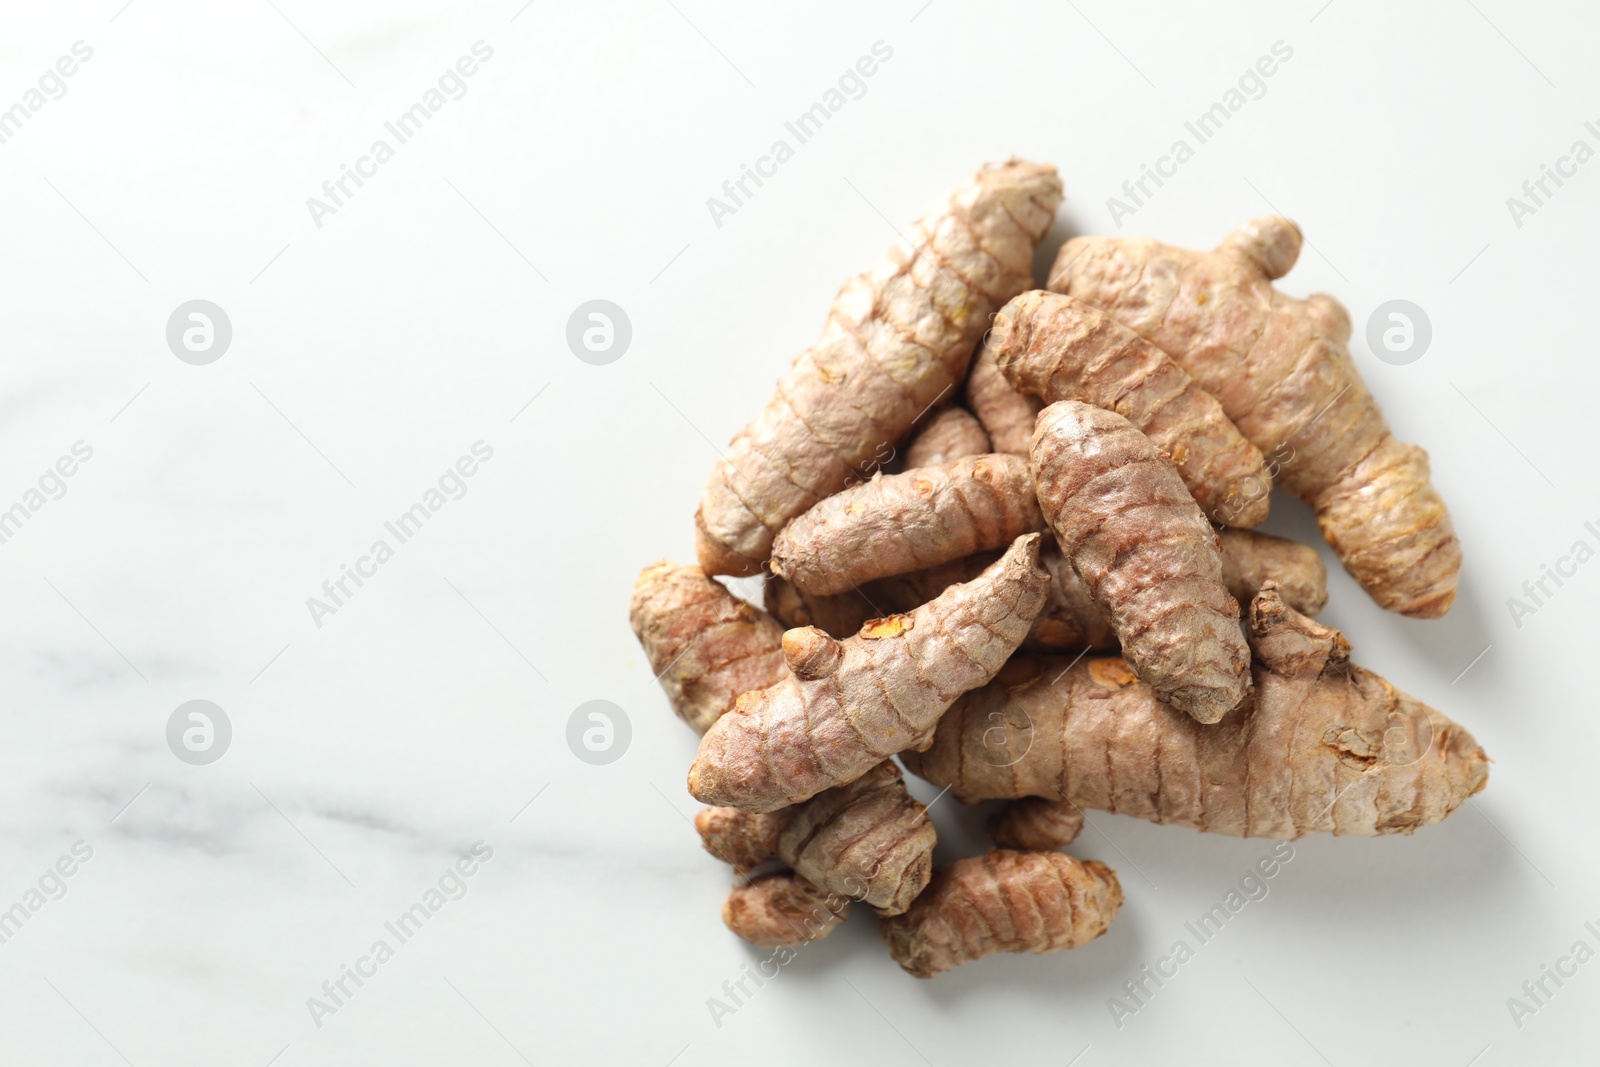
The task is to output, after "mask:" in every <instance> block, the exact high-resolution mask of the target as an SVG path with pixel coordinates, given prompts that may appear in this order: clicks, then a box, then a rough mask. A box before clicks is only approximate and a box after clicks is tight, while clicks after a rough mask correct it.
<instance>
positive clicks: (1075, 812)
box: [989, 797, 1083, 851]
mask: <svg viewBox="0 0 1600 1067" xmlns="http://www.w3.org/2000/svg"><path fill="white" fill-rule="evenodd" d="M1082 830H1083V809H1082V808H1080V807H1078V806H1077V805H1076V804H1068V803H1064V802H1062V801H1059V800H1051V799H1050V798H1049V797H1023V798H1022V799H1021V800H1013V801H1012V802H1011V803H1009V804H1007V805H1006V806H1005V807H1004V808H1002V809H1001V810H1000V811H999V812H998V813H996V814H995V815H994V816H993V817H991V818H990V820H989V837H990V838H992V839H993V840H994V843H995V844H996V845H999V846H1000V847H1001V848H1018V849H1026V850H1030V851H1045V850H1048V849H1052V848H1061V847H1063V846H1065V845H1070V844H1072V842H1073V841H1074V840H1076V839H1077V837H1078V834H1079V833H1080V832H1081V831H1082Z"/></svg>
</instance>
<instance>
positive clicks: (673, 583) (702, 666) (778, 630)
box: [628, 560, 787, 733]
mask: <svg viewBox="0 0 1600 1067" xmlns="http://www.w3.org/2000/svg"><path fill="white" fill-rule="evenodd" d="M628 619H629V621H630V622H631V623H632V624H633V632H634V636H636V637H638V639H639V644H641V645H643V646H644V652H645V656H646V657H647V658H648V659H649V660H650V669H651V670H652V671H654V672H655V673H656V675H657V677H658V678H659V679H660V681H661V686H662V688H663V689H665V690H666V691H667V698H668V699H669V700H670V701H671V702H672V709H673V710H674V711H676V712H677V713H678V716H679V717H680V718H682V719H683V721H684V722H686V723H688V724H689V725H690V726H692V727H694V729H695V730H696V731H698V732H700V733H705V732H706V730H707V729H709V728H710V726H711V724H712V723H714V722H716V721H717V719H718V717H720V716H721V715H722V713H723V712H725V711H727V710H728V709H729V708H731V707H732V706H733V702H734V701H735V700H736V699H738V697H739V694H741V693H748V692H749V691H750V690H752V689H765V688H766V687H767V686H769V685H772V684H773V683H775V682H777V681H778V680H779V679H780V678H782V677H783V676H784V673H785V672H786V670H787V668H785V666H784V663H783V627H781V626H779V625H778V624H777V622H775V621H774V620H773V619H772V617H771V616H770V615H768V614H767V613H765V612H763V611H760V610H758V609H756V608H753V607H751V606H750V605H749V604H747V603H745V602H744V601H743V600H740V599H739V598H738V597H736V596H734V595H733V594H732V593H730V592H729V591H728V590H727V588H726V587H724V586H723V585H722V583H721V582H719V581H717V580H716V579H715V578H708V577H706V574H705V572H704V571H702V570H701V569H700V568H699V567H685V566H680V565H679V564H676V563H669V562H668V561H666V560H662V561H660V562H659V563H652V564H650V566H648V567H646V568H645V569H644V570H643V571H640V572H639V580H638V581H637V582H635V583H634V586H633V601H632V603H631V604H630V605H629V607H628Z"/></svg>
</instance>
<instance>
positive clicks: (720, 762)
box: [689, 534, 1046, 812]
mask: <svg viewBox="0 0 1600 1067" xmlns="http://www.w3.org/2000/svg"><path fill="white" fill-rule="evenodd" d="M1038 558H1039V535H1038V534H1029V535H1028V536H1026V537H1021V538H1018V539H1017V542H1016V543H1015V544H1014V545H1012V546H1011V548H1010V549H1009V550H1008V551H1007V552H1006V554H1005V555H1004V556H1002V557H1001V558H1000V560H999V561H998V562H997V563H995V564H994V565H993V566H992V567H990V568H989V569H988V570H987V571H985V572H984V573H983V574H981V575H979V577H978V578H977V579H976V580H975V581H972V582H969V583H967V584H965V585H957V586H952V587H951V588H949V589H947V590H945V591H944V592H943V593H941V594H940V595H939V597H938V598H937V599H935V600H933V601H932V602H930V603H928V604H924V605H922V606H921V607H919V608H917V609H916V610H915V611H913V612H911V613H910V614H908V615H894V616H890V617H889V618H887V619H883V620H880V621H879V622H878V623H876V624H875V625H873V626H871V627H867V628H864V629H863V630H862V632H861V633H859V634H857V635H856V636H855V637H852V638H849V639H848V640H845V641H838V640H835V639H834V638H832V637H829V636H828V635H827V634H825V633H823V632H822V631H821V630H817V629H814V628H810V629H803V630H790V631H789V632H788V633H786V634H784V635H783V648H784V655H785V657H786V658H787V661H788V664H789V669H790V670H791V671H792V672H793V673H792V675H791V676H790V677H788V678H785V679H784V680H783V681H781V682H779V683H778V684H776V685H774V686H771V687H770V688H768V689H764V690H761V691H760V692H755V693H746V694H745V695H744V696H742V697H740V698H739V700H738V701H737V703H736V704H735V706H734V709H733V710H732V711H731V712H729V713H728V714H726V715H724V716H723V717H722V718H720V719H718V720H717V722H716V724H715V725H713V726H712V727H711V729H710V730H708V731H707V732H706V735H705V737H703V738H702V739H701V741H700V753H699V755H698V756H697V757H696V758H695V761H694V766H693V767H692V768H691V769H690V771H689V792H690V793H692V794H693V795H694V797H695V798H696V799H697V800H700V801H702V802H703V803H707V804H717V805H727V806H731V807H736V808H743V809H745V810H746V811H755V812H765V811H772V810H773V809H775V808H780V807H782V806H784V805H785V804H793V803H796V802H798V801H801V800H805V799H807V798H809V797H812V796H815V795H816V794H818V793H820V792H822V791H823V790H824V789H828V788H831V787H833V786H836V785H842V784H844V783H845V782H851V781H854V780H855V779H857V778H859V777H861V775H863V774H865V773H866V772H867V771H868V770H870V769H871V768H872V767H873V766H874V765H875V764H877V763H879V762H880V761H881V760H883V759H884V758H886V757H888V756H890V755H893V754H894V753H896V752H900V751H903V750H905V749H908V748H914V747H916V746H917V745H923V744H926V743H927V742H928V740H929V739H930V738H931V736H932V734H933V728H934V726H935V725H936V724H937V723H938V721H939V716H940V715H942V714H943V713H944V711H945V709H946V708H948V707H949V706H950V704H951V703H952V702H953V701H954V700H955V699H956V697H958V696H960V695H961V694H962V693H964V692H966V691H967V690H969V689H975V688H977V687H978V686H980V685H983V684H984V683H986V682H987V681H988V680H989V679H990V678H992V677H994V674H995V672H996V671H998V670H999V669H1000V667H1001V666H1002V665H1003V664H1004V663H1005V661H1006V659H1007V658H1008V657H1009V656H1010V655H1011V653H1012V652H1014V651H1015V650H1016V648H1017V646H1018V645H1020V644H1021V643H1022V639H1023V638H1024V637H1025V636H1027V633H1028V627H1029V626H1030V625H1032V623H1033V618H1034V616H1035V615H1037V614H1038V613H1039V608H1040V606H1041V605H1042V604H1043V603H1044V596H1045V584H1046V577H1045V573H1044V571H1042V570H1040V569H1039V564H1038Z"/></svg>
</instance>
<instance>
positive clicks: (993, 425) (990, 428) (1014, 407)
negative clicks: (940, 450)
mask: <svg viewBox="0 0 1600 1067" xmlns="http://www.w3.org/2000/svg"><path fill="white" fill-rule="evenodd" d="M967 407H969V408H971V409H972V413H973V414H974V415H976V416H977V417H978V421H979V422H980V423H982V424H983V428H984V430H986V431H987V432H988V434H989V443H990V445H991V446H992V447H993V449H994V451H996V452H1004V453H1006V454H1007V455H1010V456H1022V457H1024V458H1026V456H1027V455H1028V442H1029V441H1031V440H1032V439H1033V421H1034V420H1035V419H1037V418H1038V417H1039V410H1040V409H1041V408H1043V407H1044V403H1043V401H1041V400H1040V399H1039V398H1038V397H1036V396H1028V395H1026V394H1024V393H1019V392H1017V390H1015V389H1013V388H1012V387H1011V383H1010V382H1008V381H1006V376H1005V375H1004V374H1001V373H1000V368H999V367H998V366H996V365H995V361H994V352H993V350H992V349H990V347H989V345H988V344H987V343H985V344H984V346H983V347H982V348H981V349H979V350H978V354H977V356H976V357H974V358H973V360H972V371H971V373H969V374H968V375H967Z"/></svg>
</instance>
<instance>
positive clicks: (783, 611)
mask: <svg viewBox="0 0 1600 1067" xmlns="http://www.w3.org/2000/svg"><path fill="white" fill-rule="evenodd" d="M1217 540H1218V542H1219V543H1220V545H1221V548H1222V582H1223V584H1224V585H1226V586H1227V587H1228V593H1229V594H1230V595H1231V596H1232V597H1233V598H1234V599H1235V600H1237V601H1238V602H1239V603H1240V604H1241V605H1243V606H1246V607H1248V606H1249V604H1250V601H1252V600H1254V599H1255V595H1256V594H1257V593H1258V592H1260V591H1261V587H1262V585H1263V584H1265V583H1266V582H1268V581H1275V582H1277V583H1278V590H1279V592H1280V593H1281V594H1282V596H1283V600H1284V603H1286V604H1288V605H1289V606H1290V607H1292V608H1294V609H1295V610H1296V611H1298V612H1301V613H1303V614H1306V615H1315V614H1316V613H1317V612H1319V611H1321V610H1322V608H1323V606H1324V605H1326V604H1327V602H1328V572H1327V570H1326V569H1325V568H1324V567H1323V565H1322V558H1321V557H1320V556H1318V555H1317V550H1316V549H1314V548H1312V547H1310V546H1309V545H1302V544H1300V543H1299V542H1298V541H1290V540H1288V539H1286V538H1282V537H1273V536H1272V535H1271V534H1264V533H1259V532H1258V531H1255V530H1236V529H1233V528H1232V527H1229V528H1228V529H1225V530H1220V531H1218V533H1217ZM997 558H999V557H998V555H997V554H995V553H992V552H979V553H977V554H975V555H971V556H966V557H964V558H962V559H958V560H955V561H953V562H950V563H943V564H940V565H939V566H937V567H929V568H928V569H927V570H921V571H913V572H911V573H910V574H901V575H896V576H895V577H892V578H880V579H878V580H876V581H872V582H866V583H864V584H862V585H860V586H858V587H857V588H855V589H852V590H851V591H850V592H848V593H836V594H833V595H831V596H813V595H811V594H809V593H802V592H801V591H800V590H798V589H796V588H795V587H794V586H792V585H790V584H789V583H788V582H786V581H784V580H783V579H782V578H773V579H771V580H770V581H768V582H767V588H766V603H767V611H768V612H770V613H771V614H772V615H773V617H774V618H776V619H777V620H778V621H779V622H781V623H782V624H783V625H785V626H815V627H817V628H818V629H820V630H823V631H824V632H826V633H828V634H830V635H831V636H833V637H849V636H850V635H851V634H853V633H855V632H856V631H857V630H859V629H861V627H862V626H863V625H865V624H866V623H867V622H868V621H869V620H872V619H876V618H881V617H882V616H885V615H893V614H894V613H896V612H901V611H910V610H911V609H912V608H914V607H916V606H917V605H918V604H926V603H927V602H928V601H930V600H932V599H933V598H934V597H936V596H938V595H939V594H940V593H942V592H944V590H945V588H946V587H947V586H951V585H954V584H955V583H957V582H968V581H971V580H972V579H973V578H976V577H977V576H978V575H979V574H981V573H983V569H984V568H985V567H987V566H988V565H989V564H991V563H993V562H994V561H995V560H996V559H997ZM1039 566H1041V567H1043V568H1044V569H1045V571H1046V572H1047V573H1048V574H1049V575H1050V589H1049V595H1048V597H1047V599H1046V600H1045V604H1044V607H1043V608H1042V609H1041V610H1040V612H1039V617H1038V618H1036V619H1035V620H1034V621H1033V629H1032V630H1031V631H1029V633H1028V638H1027V640H1026V641H1025V642H1023V647H1024V648H1035V649H1052V648H1069V649H1078V648H1084V647H1089V648H1116V647H1117V635H1116V634H1115V633H1114V632H1113V631H1112V629H1111V623H1110V620H1108V619H1107V618H1106V614H1105V612H1104V611H1102V610H1101V608H1100V606H1099V605H1098V604H1096V603H1095V602H1094V598H1093V597H1091V596H1090V595H1089V589H1088V587H1087V586H1085V585H1084V584H1083V579H1082V578H1079V577H1078V575H1077V573H1076V572H1075V571H1073V569H1072V565H1071V564H1070V563H1068V562H1067V560H1066V558H1065V557H1064V556H1062V555H1061V550H1060V548H1059V547H1058V546H1056V545H1054V544H1046V545H1045V546H1044V547H1043V548H1041V549H1040V551H1039Z"/></svg>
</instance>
